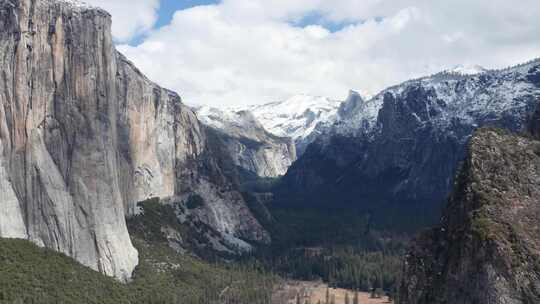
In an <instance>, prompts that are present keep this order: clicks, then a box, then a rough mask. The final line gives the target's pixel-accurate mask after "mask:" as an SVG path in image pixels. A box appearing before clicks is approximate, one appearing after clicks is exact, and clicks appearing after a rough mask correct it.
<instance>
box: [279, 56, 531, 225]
mask: <svg viewBox="0 0 540 304" xmlns="http://www.w3.org/2000/svg"><path fill="white" fill-rule="evenodd" d="M539 77H540V61H539V60H535V61H531V62H529V63H527V64H523V65H520V66H516V67H513V68H509V69H506V70H501V71H490V72H485V73H481V74H476V75H464V74H458V73H440V74H437V75H433V76H430V77H426V78H422V79H417V80H411V81H408V82H405V83H403V84H401V85H398V86H395V87H391V88H388V89H386V90H384V91H383V92H381V93H380V94H378V95H376V96H375V97H374V98H372V99H370V100H368V101H363V100H361V99H360V100H354V99H352V101H353V102H350V103H345V104H344V105H343V107H344V108H346V109H347V111H346V113H347V115H345V116H344V117H343V118H342V119H341V120H339V121H338V122H337V123H336V124H335V125H334V126H333V127H332V128H331V130H329V131H328V132H326V133H325V134H323V135H322V136H320V137H319V138H318V139H317V141H316V142H315V143H313V144H312V145H311V146H310V147H309V148H308V150H307V151H306V152H305V153H304V155H303V156H302V157H300V159H299V160H298V161H297V162H295V164H294V165H293V166H292V167H291V169H290V170H289V172H288V173H287V175H286V176H285V178H284V179H283V183H282V187H281V188H280V189H279V191H278V192H279V197H280V200H281V201H283V202H287V201H288V202H293V203H296V204H300V205H306V204H310V205H316V204H319V205H322V206H333V207H340V206H343V205H347V206H355V207H358V208H362V209H364V210H367V211H369V212H371V213H372V214H374V215H375V218H374V220H375V221H377V219H379V222H384V221H386V219H389V217H388V216H386V215H385V214H393V213H392V212H397V213H399V214H401V215H403V216H407V212H409V215H411V217H410V218H411V219H412V217H414V218H415V220H414V222H416V223H417V224H425V223H426V222H429V221H433V220H435V219H436V218H437V214H438V209H439V207H440V206H441V204H442V203H443V202H444V201H445V198H446V196H447V195H448V193H449V192H450V190H451V185H452V180H453V176H454V174H455V172H456V169H457V167H458V163H459V162H460V161H461V160H462V159H463V158H464V156H465V150H466V144H467V142H468V140H469V139H470V136H471V134H472V133H473V132H474V130H476V129H477V128H478V127H482V126H498V127H503V128H506V129H509V130H513V131H519V130H523V129H524V122H525V121H526V120H527V117H528V113H531V112H532V111H533V109H534V107H535V106H536V102H537V98H538V97H539V96H540V82H539V81H538V78H539ZM403 216H402V217H400V218H403ZM419 217H420V218H421V217H425V218H426V221H421V220H418V218H419ZM411 223H412V224H414V223H413V221H411ZM390 224H391V225H392V224H393V223H390Z"/></svg>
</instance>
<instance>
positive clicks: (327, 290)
mask: <svg viewBox="0 0 540 304" xmlns="http://www.w3.org/2000/svg"><path fill="white" fill-rule="evenodd" d="M324 303H325V304H330V288H328V287H326V302H324Z"/></svg>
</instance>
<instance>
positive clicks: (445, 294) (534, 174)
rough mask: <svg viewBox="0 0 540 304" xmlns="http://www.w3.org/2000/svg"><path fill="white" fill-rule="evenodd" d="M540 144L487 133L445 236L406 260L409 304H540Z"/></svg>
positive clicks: (454, 200) (457, 193) (453, 204)
mask: <svg viewBox="0 0 540 304" xmlns="http://www.w3.org/2000/svg"><path fill="white" fill-rule="evenodd" d="M539 197H540V142H539V141H537V140H532V139H530V138H524V137H520V136H518V135H512V134H510V133H507V132H506V131H501V130H495V129H483V130H480V131H478V132H477V133H476V134H475V135H474V136H473V138H472V139H471V143H470V148H469V152H468V159H467V161H466V163H465V165H464V167H463V169H462V171H461V172H460V175H459V177H458V179H457V181H456V187H455V190H454V193H453V195H452V197H451V199H450V201H449V204H448V206H447V208H446V210H445V212H444V217H443V221H442V224H441V226H440V227H439V228H437V229H433V230H432V231H430V232H428V233H424V234H423V235H422V236H421V237H419V238H418V240H417V241H416V243H415V244H414V246H413V248H412V250H411V252H410V253H409V255H408V256H407V258H406V262H405V274H404V276H403V278H404V279H403V282H402V287H401V301H400V303H402V304H428V303H429V304H437V303H453V304H469V303H470V304H473V303H475V304H503V303H504V304H507V303H511V304H524V303H539V302H540V228H539V226H538V223H539V221H540V203H539V201H538V198H539Z"/></svg>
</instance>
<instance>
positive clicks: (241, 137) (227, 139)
mask: <svg viewBox="0 0 540 304" xmlns="http://www.w3.org/2000/svg"><path fill="white" fill-rule="evenodd" d="M197 115H198V117H199V118H200V119H201V121H202V122H203V123H204V124H206V125H208V126H209V127H211V128H213V129H215V131H217V132H219V133H220V134H221V135H220V138H221V140H222V141H223V144H224V146H225V147H226V148H227V151H228V154H229V155H230V157H231V158H232V160H233V162H234V164H235V165H236V166H238V167H239V169H240V171H243V172H244V173H245V174H247V175H251V176H258V177H278V176H281V175H284V174H285V173H286V172H287V169H288V168H289V167H290V166H291V164H292V163H293V162H294V161H295V160H296V148H295V145H294V143H293V142H292V140H291V139H289V138H286V137H278V136H275V135H273V134H271V133H269V132H268V131H266V130H265V129H264V127H263V126H262V125H261V124H260V123H259V121H257V119H256V118H255V117H254V116H253V114H252V113H251V112H249V111H233V110H231V111H227V110H219V109H216V108H210V107H202V108H200V109H198V110H197Z"/></svg>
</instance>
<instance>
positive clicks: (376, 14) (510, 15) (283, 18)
mask: <svg viewBox="0 0 540 304" xmlns="http://www.w3.org/2000/svg"><path fill="white" fill-rule="evenodd" d="M314 13H316V14H317V16H319V17H320V19H321V20H320V21H321V22H320V23H321V24H322V26H321V25H317V24H312V25H308V24H302V23H301V20H302V19H303V18H304V17H306V16H309V15H310V14H314ZM113 15H114V12H113ZM539 15H540V2H538V1H537V0H522V1H520V2H519V3H516V2H509V1H503V0H475V1H466V0H454V1H431V0H392V1H391V0H335V1H326V0H296V1H291V0H273V1H267V0H224V1H222V2H220V3H219V4H216V5H208V6H199V7H193V8H189V9H185V10H181V11H178V12H176V14H175V15H174V18H173V20H172V21H171V23H170V24H169V25H167V26H165V27H162V28H160V29H155V30H153V31H151V32H150V33H149V34H148V36H147V38H146V39H145V40H144V42H143V43H141V44H139V45H137V46H130V45H120V46H119V49H120V50H121V51H122V52H123V53H125V54H126V55H127V57H128V58H130V59H131V60H133V61H134V62H135V64H136V65H137V66H139V67H140V68H141V70H142V71H143V72H145V73H146V74H147V75H148V76H149V77H150V78H151V79H153V80H154V81H156V82H158V83H159V84H161V85H163V86H166V87H168V88H171V89H174V90H176V91H178V92H179V93H180V94H181V95H182V96H183V97H184V100H185V101H186V102H187V103H191V104H209V105H214V106H232V105H241V104H253V103H264V102H269V101H275V100H280V99H284V98H287V97H289V96H290V95H293V94H297V93H306V94H312V95H324V96H329V97H332V98H344V96H345V95H346V94H347V92H348V90H349V89H356V90H359V91H361V92H363V93H366V94H375V93H377V92H378V91H379V90H381V89H384V88H385V87H386V86H389V85H393V84H396V83H399V82H401V81H404V80H407V79H409V78H413V77H419V76H422V75H426V74H431V73H434V72H438V71H440V70H443V69H446V68H449V67H452V66H454V65H458V64H479V65H483V66H485V67H487V68H499V67H504V66H507V65H512V64H516V63H519V62H522V61H526V60H528V59H532V58H534V57H538V56H540V39H538V37H540V18H538V17H537V16H539ZM326 22H328V23H333V24H339V23H343V24H348V25H346V26H344V27H342V28H337V30H336V28H334V29H332V30H329V29H328V28H330V27H328V26H327V24H325V23H326ZM299 24H300V25H299ZM325 25H326V27H328V28H325V27H324V26H325Z"/></svg>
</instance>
